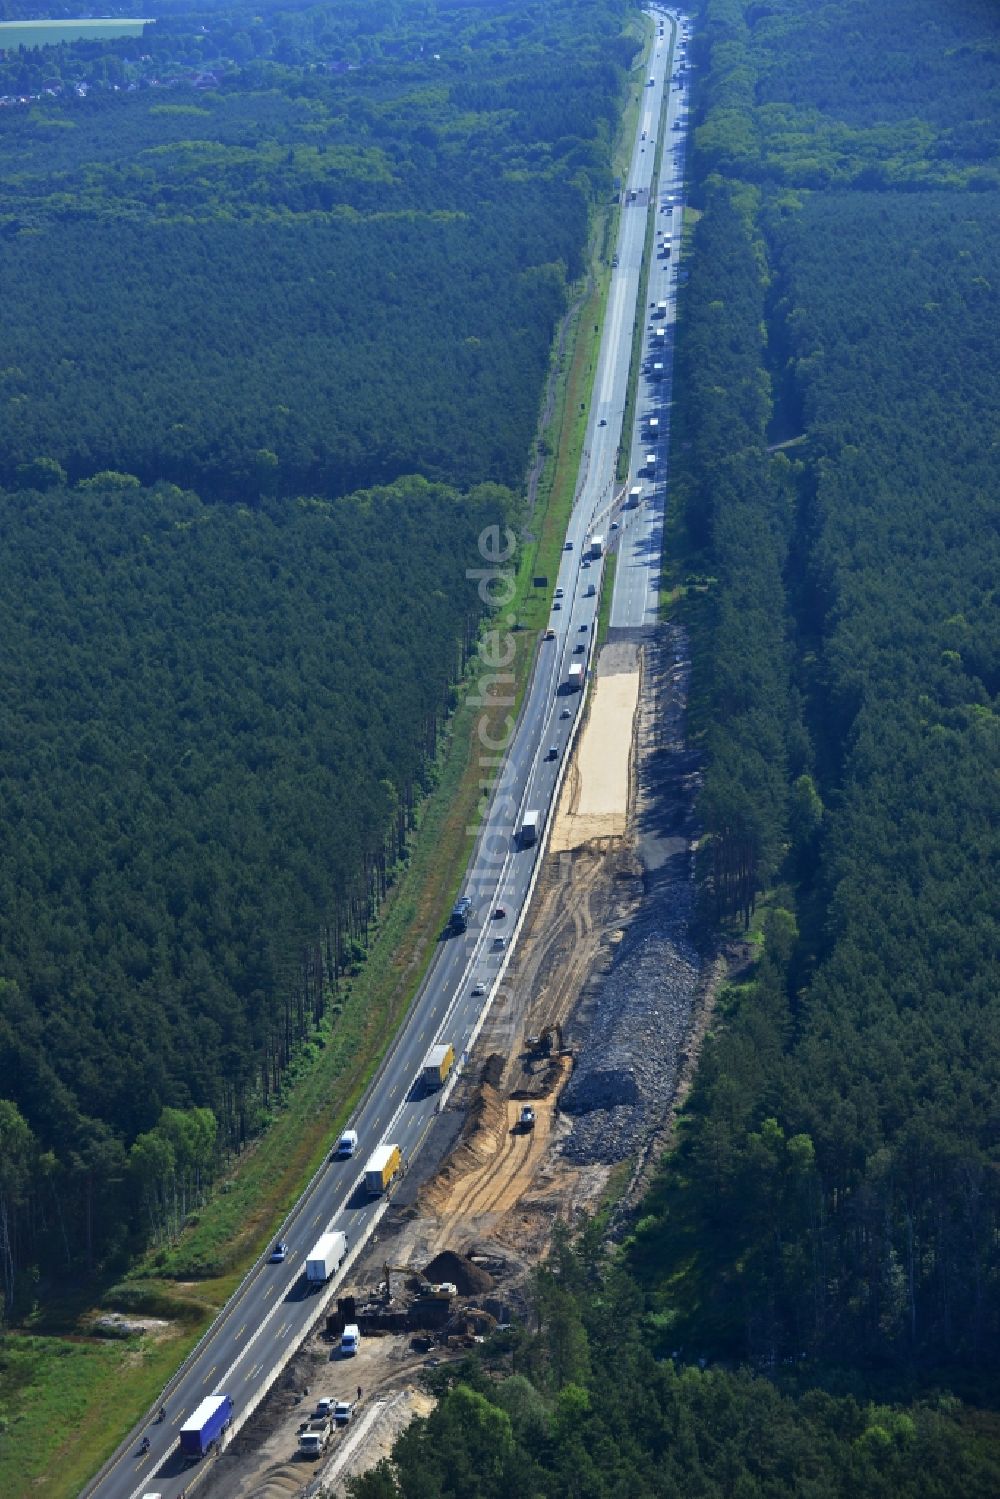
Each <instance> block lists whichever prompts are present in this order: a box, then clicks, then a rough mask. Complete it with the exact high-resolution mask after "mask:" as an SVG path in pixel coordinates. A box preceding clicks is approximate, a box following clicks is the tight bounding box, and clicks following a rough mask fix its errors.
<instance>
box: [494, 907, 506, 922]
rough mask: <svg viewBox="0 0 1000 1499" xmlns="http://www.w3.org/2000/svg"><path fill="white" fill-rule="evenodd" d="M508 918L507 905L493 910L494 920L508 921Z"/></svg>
mask: <svg viewBox="0 0 1000 1499" xmlns="http://www.w3.org/2000/svg"><path fill="white" fill-rule="evenodd" d="M506 919H507V907H506V906H497V908H496V910H495V911H494V912H493V920H494V921H506Z"/></svg>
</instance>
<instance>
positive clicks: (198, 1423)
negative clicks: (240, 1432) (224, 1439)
mask: <svg viewBox="0 0 1000 1499" xmlns="http://www.w3.org/2000/svg"><path fill="white" fill-rule="evenodd" d="M232 1419H233V1402H232V1401H231V1400H230V1398H229V1396H228V1395H206V1396H205V1398H204V1400H203V1401H202V1402H201V1404H200V1405H199V1406H198V1408H197V1409H196V1410H194V1411H192V1413H191V1415H190V1416H188V1418H187V1420H186V1421H185V1422H184V1425H183V1426H182V1427H181V1430H180V1443H181V1452H182V1453H183V1455H184V1456H185V1457H189V1458H199V1457H204V1456H205V1453H206V1452H207V1451H208V1449H209V1447H211V1445H212V1443H213V1442H217V1441H218V1440H219V1438H220V1437H221V1435H222V1433H223V1432H224V1431H225V1430H226V1428H227V1427H228V1426H229V1424H230V1422H231V1421H232Z"/></svg>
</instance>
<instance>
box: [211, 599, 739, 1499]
mask: <svg viewBox="0 0 1000 1499" xmlns="http://www.w3.org/2000/svg"><path fill="white" fill-rule="evenodd" d="M685 656H686V642H685V639H684V636H683V633H682V632H680V631H679V630H676V629H673V628H668V629H666V630H664V631H661V632H659V633H658V634H657V637H656V638H655V639H653V640H648V641H647V642H646V643H645V644H644V645H643V647H642V652H641V658H640V651H639V648H638V647H637V645H636V644H635V643H634V642H625V641H622V642H617V643H615V644H613V645H610V646H607V647H605V649H604V651H603V652H602V654H601V659H600V661H599V663H598V681H597V691H596V692H595V694H594V697H593V700H592V702H591V704H590V708H589V713H588V721H587V724H586V726H585V729H584V733H583V738H582V742H581V746H580V749H579V754H578V759H577V763H576V764H575V765H574V766H573V767H571V774H570V775H569V776H568V777H567V786H568V788H569V789H568V790H567V791H566V793H565V795H564V797H563V802H562V805H561V806H560V809H559V813H558V814H557V817H556V819H555V820H554V824H553V843H552V847H551V851H550V852H549V853H548V855H547V857H546V859H545V862H544V865H543V867H542V869H541V870H540V872H539V876H538V880H537V883H536V888H535V895H534V899H533V902H532V908H531V911H530V913H529V916H528V919H527V921H526V922H525V925H524V928H523V932H522V935H521V938H520V940H519V942H518V944H517V949H516V952H515V955H514V961H513V962H512V963H511V965H510V968H509V969H508V972H507V976H506V979H505V982H504V984H503V986H502V987H501V990H500V992H499V994H498V995H497V997H496V999H495V1001H494V1005H493V1008H492V1010H491V1013H490V1015H489V1017H488V1018H487V1021H486V1024H485V1025H484V1027H483V1030H482V1033H481V1035H480V1038H479V1042H478V1043H477V1046H476V1049H475V1052H474V1054H473V1056H472V1057H471V1058H470V1062H469V1065H468V1067H467V1068H466V1070H465V1073H464V1076H463V1079H462V1081H461V1082H460V1083H459V1085H458V1086H457V1087H456V1089H455V1092H454V1094H453V1095H452V1098H451V1100H450V1102H449V1106H448V1108H447V1109H446V1110H445V1111H444V1113H443V1114H442V1115H441V1116H440V1118H439V1119H438V1120H436V1121H435V1124H434V1126H433V1127H432V1130H431V1133H430V1135H429V1136H428V1140H427V1142H426V1147H425V1149H424V1150H423V1151H422V1152H421V1154H420V1156H419V1157H418V1158H417V1160H416V1161H415V1162H414V1163H413V1166H412V1167H411V1170H410V1172H409V1173H408V1176H407V1181H406V1182H405V1184H404V1190H401V1191H400V1192H399V1193H398V1194H397V1196H396V1198H395V1200H394V1202H393V1206H392V1207H391V1208H390V1211H389V1212H388V1213H387V1214H386V1216H385V1218H384V1219H383V1220H382V1223H381V1224H380V1227H379V1233H378V1242H377V1243H373V1244H372V1245H371V1247H370V1249H369V1252H368V1253H367V1255H366V1256H365V1257H364V1258H363V1259H362V1260H361V1261H360V1262H359V1264H358V1266H357V1267H356V1284H355V1286H354V1287H351V1288H348V1289H351V1290H353V1291H354V1292H355V1293H356V1294H357V1295H358V1296H360V1297H363V1296H364V1295H366V1294H369V1295H379V1296H384V1294H385V1289H384V1285H383V1284H382V1283H383V1282H384V1277H385V1272H384V1266H385V1264H386V1262H391V1264H392V1265H393V1266H397V1267H398V1266H404V1267H407V1270H408V1271H409V1272H410V1275H409V1276H407V1275H400V1276H399V1277H398V1278H397V1277H396V1276H395V1275H394V1276H393V1283H392V1291H393V1297H394V1301H393V1305H394V1306H395V1305H399V1304H402V1302H403V1301H404V1300H405V1295H406V1293H405V1291H404V1282H405V1281H406V1280H407V1279H408V1278H412V1276H413V1275H414V1274H415V1273H419V1275H421V1276H423V1277H425V1278H426V1279H427V1280H429V1281H431V1282H433V1283H435V1284H440V1283H441V1282H452V1283H454V1284H455V1285H456V1286H457V1287H458V1290H459V1296H458V1299H457V1301H456V1302H453V1304H452V1311H453V1315H452V1317H451V1319H450V1322H449V1324H448V1326H447V1327H446V1328H444V1329H443V1330H442V1331H440V1332H438V1333H436V1334H433V1335H432V1336H434V1337H435V1338H436V1342H435V1343H434V1345H433V1347H431V1348H430V1350H429V1351H430V1355H431V1356H432V1357H434V1358H435V1359H439V1358H447V1357H455V1356H460V1354H461V1352H462V1351H463V1348H464V1346H465V1345H467V1344H468V1342H469V1340H470V1338H471V1337H472V1336H474V1335H475V1336H481V1335H482V1334H483V1333H488V1331H489V1330H490V1328H491V1327H492V1326H493V1325H495V1324H496V1322H498V1321H506V1320H509V1319H511V1318H515V1317H519V1316H523V1315H526V1314H527V1311H528V1292H527V1287H528V1283H529V1276H530V1271H531V1269H532V1268H533V1267H534V1266H535V1265H536V1264H537V1263H538V1262H539V1261H540V1260H541V1259H543V1258H544V1256H545V1255H546V1253H547V1252H548V1248H549V1244H550V1242H551V1234H552V1227H553V1224H554V1222H555V1221H556V1220H557V1219H563V1220H565V1221H569V1222H573V1221H574V1220H576V1219H577V1218H578V1216H579V1215H580V1214H581V1213H586V1212H588V1211H592V1210H593V1209H594V1208H595V1206H596V1205H597V1204H598V1203H599V1201H600V1200H601V1198H602V1196H603V1194H604V1192H605V1190H606V1188H607V1182H608V1177H609V1174H610V1170H611V1164H612V1162H614V1161H616V1160H624V1159H628V1160H630V1161H631V1162H632V1166H633V1171H632V1181H631V1185H630V1190H629V1192H628V1193H627V1195H626V1199H625V1201H624V1202H623V1204H621V1205H620V1207H619V1209H618V1210H617V1212H616V1214H615V1215H614V1220H613V1227H612V1232H614V1231H616V1229H617V1230H618V1231H620V1229H621V1226H622V1225H623V1223H624V1221H625V1218H626V1215H627V1213H628V1211H629V1208H630V1204H631V1203H633V1202H635V1201H636V1199H637V1197H638V1195H639V1194H640V1193H641V1191H642V1189H643V1187H644V1185H645V1183H646V1181H647V1180H648V1176H649V1173H650V1171H651V1169H652V1166H653V1164H654V1163H655V1160H656V1159H657V1157H658V1155H659V1153H660V1151H661V1150H662V1149H663V1147H664V1145H665V1143H666V1142H668V1140H669V1138H670V1131H671V1129H672V1127H673V1120H674V1117H675V1116H674V1108H673V1104H674V1100H675V1098H676V1097H677V1096H679V1095H682V1094H683V1093H684V1092H685V1091H686V1090H687V1088H688V1087H689V1086H690V1080H691V1078H692V1076H693V1073H694V1067H695V1063H696V1058H697V1050H698V1045H699V1043H700V1040H701V1037H702V1036H703V1034H704V1031H705V1029H706V1027H707V1025H708V1022H709V1017H710V1014H711V1005H712V1001H713V997H714V993H715V989H716V987H717V983H718V980H719V978H720V977H721V976H722V975H723V974H724V971H725V966H726V965H725V963H724V962H722V961H720V962H717V963H715V964H714V965H703V964H702V963H701V961H700V959H699V957H698V954H697V953H696V951H695V949H694V947H693V945H692V942H691V937H690V931H689V927H690V916H691V912H692V908H693V891H694V881H693V868H694V850H695V847H696V837H697V830H696V829H695V828H694V826H693V824H692V807H693V799H694V794H695V791H696V789H697V785H698V767H697V764H696V763H695V761H694V760H693V758H692V757H691V755H690V752H689V750H688V748H687V745H686V743H685V738H684V719H685V708H686V694H687V679H688V666H687V662H686V659H685ZM640 668H641V670H640ZM595 819H603V820H602V821H599V822H598V821H595ZM612 819H613V821H612ZM609 1058H610V1061H609ZM651 1059H652V1061H651ZM574 1096H575V1101H573V1100H574ZM525 1101H530V1104H531V1107H532V1108H533V1110H534V1124H533V1127H531V1128H526V1127H523V1126H522V1124H521V1123H520V1114H521V1109H522V1106H523V1104H524V1103H525ZM565 1105H570V1106H571V1107H572V1108H573V1109H574V1110H575V1113H574V1115H572V1116H571V1115H570V1114H569V1113H568V1112H567V1111H566V1107H565ZM609 1141H612V1142H613V1147H614V1148H613V1149H610V1150H609V1149H608V1148H606V1147H607V1145H608V1142H609ZM427 1356H428V1351H427V1349H426V1348H425V1351H424V1352H422V1353H416V1352H414V1350H413V1348H412V1347H411V1343H410V1337H409V1336H408V1335H407V1336H399V1335H395V1334H391V1335H384V1336H366V1337H365V1338H364V1339H363V1341H362V1347H361V1352H360V1353H359V1355H358V1357H357V1358H356V1359H352V1360H351V1361H350V1362H349V1364H347V1363H344V1364H341V1363H340V1362H339V1361H331V1359H330V1352H329V1345H328V1344H326V1343H325V1342H323V1340H322V1339H321V1338H319V1337H317V1338H314V1339H312V1340H311V1341H310V1342H309V1343H308V1344H307V1345H306V1346H305V1347H304V1348H303V1349H302V1350H301V1351H300V1353H299V1354H298V1355H297V1356H296V1358H295V1359H294V1360H293V1361H292V1363H291V1364H290V1366H289V1368H288V1369H287V1370H286V1371H285V1374H284V1376H283V1377H282V1379H281V1380H280V1381H279V1384H278V1386H277V1387H276V1389H275V1391H274V1392H273V1393H272V1395H271V1396H270V1397H269V1398H268V1400H267V1401H266V1402H265V1403H264V1405H263V1406H262V1408H261V1410H259V1411H258V1412H257V1413H256V1415H255V1416H254V1417H253V1418H252V1420H251V1421H250V1422H248V1424H247V1426H246V1427H245V1428H244V1430H243V1431H242V1432H241V1433H240V1435H239V1436H238V1437H237V1438H236V1440H235V1441H234V1443H233V1445H232V1447H231V1449H229V1451H228V1452H227V1453H224V1454H223V1456H222V1458H221V1459H220V1460H219V1462H218V1463H217V1464H216V1466H215V1468H214V1469H213V1470H211V1472H209V1473H206V1475H205V1477H206V1482H205V1484H204V1488H203V1489H200V1490H199V1496H201V1495H204V1496H206V1499H279V1496H281V1499H284V1496H287V1495H290V1494H299V1493H303V1494H305V1493H308V1494H320V1493H323V1494H327V1493H329V1494H339V1493H342V1492H343V1488H344V1484H345V1482H346V1479H347V1477H348V1476H351V1475H354V1474H356V1473H358V1472H361V1471H364V1470H365V1469H366V1468H368V1467H369V1466H371V1465H373V1464H374V1463H375V1462H377V1461H378V1460H379V1458H381V1457H383V1456H385V1455H387V1453H388V1452H389V1450H390V1448H391V1445H392V1442H393V1440H394V1439H395V1437H396V1435H398V1433H399V1431H401V1430H402V1429H403V1427H404V1426H405V1425H406V1423H407V1422H408V1421H409V1420H411V1419H412V1417H413V1416H414V1415H415V1414H422V1413H426V1411H427V1410H428V1409H430V1400H429V1397H428V1396H427V1394H426V1393H425V1392H424V1391H422V1390H421V1388H420V1382H419V1374H420V1370H421V1368H422V1367H423V1365H424V1363H425V1361H426V1359H427ZM357 1385H361V1386H362V1387H363V1389H364V1396H363V1399H362V1401H361V1402H360V1405H359V1408H358V1411H357V1413H356V1418H355V1422H354V1423H353V1424H352V1426H351V1427H349V1428H348V1429H347V1432H346V1433H338V1434H337V1435H336V1436H335V1437H334V1439H333V1442H332V1444H331V1447H330V1448H329V1449H328V1452H327V1454H326V1456H325V1457H324V1459H323V1460H322V1461H321V1462H319V1463H317V1464H316V1465H315V1468H314V1467H313V1465H312V1464H302V1463H299V1462H297V1461H295V1460H294V1458H293V1454H294V1451H295V1441H296V1434H297V1428H298V1424H299V1422H300V1421H301V1419H302V1417H303V1415H304V1414H305V1413H306V1411H307V1409H311V1407H312V1404H313V1403H314V1401H315V1399H316V1397H317V1396H318V1395H321V1394H330V1395H335V1396H345V1395H347V1396H353V1395H354V1394H355V1393H356V1386H357ZM307 1386H308V1389H309V1396H308V1398H306V1397H304V1395H303V1391H304V1390H305V1388H306V1387H307Z"/></svg>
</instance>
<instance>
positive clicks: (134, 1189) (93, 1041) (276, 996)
mask: <svg viewBox="0 0 1000 1499" xmlns="http://www.w3.org/2000/svg"><path fill="white" fill-rule="evenodd" d="M498 498H499V496H498V495H497V493H496V492H495V490H493V489H492V488H490V487H487V489H486V491H485V492H483V493H476V492H472V493H470V494H469V495H468V496H466V497H462V496H460V495H458V494H456V493H454V492H451V491H445V490H443V489H442V488H440V487H439V486H433V485H428V484H427V482H426V481H424V480H420V479H413V480H409V481H405V482H404V481H400V482H399V483H398V484H397V485H396V486H394V487H393V488H391V489H387V490H376V491H374V492H372V493H370V494H368V495H351V496H350V497H348V498H347V499H343V500H334V501H319V500H309V501H296V502H291V503H287V502H279V501H270V502H264V503H262V504H261V505H260V506H259V507H257V508H255V509H253V510H251V509H248V508H245V507H243V506H217V505H216V506H210V505H205V504H204V503H203V502H202V501H200V500H199V499H198V498H197V497H196V496H195V495H194V494H191V493H185V492H183V491H181V490H178V489H176V488H174V487H172V486H160V487H158V488H154V489H152V490H143V489H141V488H139V487H138V486H137V485H136V484H135V483H134V482H133V483H132V484H130V485H129V484H124V485H123V484H122V483H121V480H120V476H119V479H118V482H116V476H114V475H108V476H105V477H104V478H99V479H98V480H97V481H94V482H92V484H91V485H88V486H86V487H84V488H82V489H75V490H68V489H64V488H55V489H51V490H49V491H47V492H45V493H39V492H35V493H30V492H26V493H21V494H18V495H8V496H6V497H5V500H4V504H3V506H2V507H0V536H2V544H3V550H4V559H5V566H4V570H3V580H2V583H0V620H2V628H0V638H2V640H3V646H2V652H3V672H4V682H5V701H4V713H3V718H2V722H0V799H2V805H3V809H4V815H3V819H2V822H0V952H2V953H3V972H4V985H3V991H2V1004H0V1076H2V1077H3V1078H4V1080H5V1087H6V1088H8V1089H10V1088H12V1089H13V1092H12V1094H11V1095H10V1102H11V1104H12V1105H16V1107H17V1110H18V1112H19V1114H20V1115H21V1116H22V1119H23V1126H24V1127H23V1128H19V1127H16V1126H17V1125H18V1121H17V1120H16V1119H14V1118H13V1116H11V1117H10V1118H8V1121H7V1123H6V1124H4V1125H3V1127H2V1134H3V1141H4V1152H3V1154H4V1166H3V1176H2V1177H0V1187H3V1188H6V1189H8V1190H10V1193H11V1196H10V1197H9V1198H8V1197H5V1199H4V1206H5V1208H6V1222H7V1224H8V1228H9V1229H10V1230H11V1231H12V1236H13V1239H14V1242H15V1246H16V1250H17V1252H16V1253H15V1254H14V1255H13V1264H12V1266H11V1272H12V1274H11V1283H10V1284H8V1286H7V1291H8V1294H10V1295H13V1291H14V1284H13V1282H16V1277H17V1266H18V1265H19V1264H23V1263H24V1262H25V1261H26V1260H27V1259H29V1258H30V1253H29V1250H31V1249H33V1250H34V1252H35V1253H38V1254H40V1255H41V1256H42V1257H43V1260H45V1259H47V1258H49V1257H55V1259H56V1260H58V1259H59V1258H60V1257H63V1258H64V1257H65V1252H66V1250H67V1249H69V1250H70V1252H71V1253H85V1254H86V1255H87V1256H88V1257H90V1258H91V1259H93V1258H94V1257H95V1256H97V1255H99V1254H101V1253H103V1254H108V1253H111V1252H112V1251H113V1250H114V1249H115V1248H121V1247H122V1246H123V1241H125V1242H127V1238H128V1234H129V1230H130V1225H131V1224H132V1222H133V1213H132V1212H130V1211H129V1204H130V1203H132V1204H133V1207H134V1209H135V1211H138V1203H139V1201H140V1199H143V1200H144V1206H143V1214H144V1217H145V1218H146V1219H147V1220H148V1226H149V1227H150V1228H151V1229H153V1230H159V1229H161V1228H162V1227H163V1226H164V1224H163V1221H162V1217H161V1214H160V1213H159V1212H157V1211H155V1210H154V1209H155V1204H156V1203H157V1202H158V1201H159V1200H160V1197H161V1194H162V1193H163V1192H164V1191H165V1190H166V1188H167V1187H168V1186H170V1187H171V1193H172V1178H173V1175H174V1160H173V1158H174V1157H176V1156H177V1155H178V1151H177V1149H176V1148H175V1143H176V1142H173V1141H172V1134H173V1132H174V1131H175V1130H176V1129H177V1128H180V1127H181V1126H182V1125H183V1121H181V1120H178V1119H176V1118H174V1117H173V1116H170V1115H169V1114H168V1117H167V1120H166V1121H164V1120H163V1119H162V1117H161V1116H162V1115H163V1112H164V1111H165V1110H168V1111H169V1110H175V1111H176V1110H180V1111H187V1110H191V1109H198V1108H209V1109H211V1111H212V1113H213V1115H214V1117H215V1120H216V1121H217V1123H218V1137H217V1136H216V1131H215V1129H214V1128H213V1129H212V1130H211V1131H210V1132H209V1133H208V1135H207V1136H202V1137H200V1143H198V1141H197V1140H196V1142H195V1144H194V1145H191V1144H190V1143H184V1145H183V1148H182V1149H181V1151H180V1176H181V1177H182V1178H186V1177H187V1176H188V1175H190V1176H191V1178H192V1184H193V1185H192V1192H193V1194H195V1195H196V1194H197V1192H198V1190H199V1188H200V1187H203V1186H204V1185H206V1184H207V1182H208V1180H209V1179H210V1176H211V1172H212V1170H213V1169H215V1168H216V1167H217V1165H218V1161H219V1158H220V1151H225V1150H226V1149H231V1148H233V1147H237V1146H239V1145H240V1144H242V1143H243V1142H244V1141H245V1140H246V1138H247V1137H248V1135H250V1134H252V1133H253V1132H254V1131H255V1130H256V1129H257V1128H258V1127H259V1125H260V1123H261V1120H262V1118H263V1117H265V1116H266V1112H267V1110H268V1108H269V1107H270V1103H271V1099H272V1096H273V1095H274V1093H275V1092H276V1090H277V1089H278V1087H279V1085H280V1081H281V1077H282V1073H283V1070H284V1068H285V1066H286V1065H287V1063H288V1060H289V1053H290V1049H291V1047H292V1045H293V1044H294V1041H295V1040H296V1038H298V1037H300V1036H301V1035H303V1034H304V1033H305V1032H307V1031H308V1030H309V1029H311V1027H313V1026H314V1025H315V1024H316V1022H317V1021H318V1019H319V1018H320V1016H321V1015H322V1013H323V1010H324V1008H325V1007H326V1005H327V1004H328V1003H329V997H330V995H329V985H330V983H331V982H335V981H336V979H337V977H338V976H339V975H340V974H341V973H343V972H344V970H345V968H347V967H348V966H349V965H350V964H351V962H352V961H353V959H354V957H355V955H356V953H357V952H358V951H359V950H360V947H361V946H362V945H363V942H364V938H365V935H366V931H367V927H368V925H369V924H370V922H371V920H372V918H373V917H374V915H375V914H376V913H377V910H378V905H379V901H380V899H381V897H382V896H383V895H384V894H385V891H386V888H387V885H388V881H389V879H390V877H391V874H392V871H393V869H394V867H395V866H396V864H397V862H398V861H399V859H400V857H401V856H402V854H403V851H404V847H405V839H406V835H407V831H408V829H409V827H410V825H411V824H412V817H413V811H414V806H415V802H416V799H417V797H418V796H419V794H420V791H421V789H422V787H423V786H424V785H425V777H426V773H427V767H428V765H429V762H430V756H431V755H432V754H433V750H434V746H435V743H436V741H437V737H438V733H439V729H440V725H441V723H442V722H443V720H444V718H445V716H446V714H447V711H448V708H449V702H450V695H451V692H452V684H453V682H454V678H455V674H456V672H457V670H458V667H459V664H460V663H459V649H460V645H461V642H462V641H463V640H468V639H469V638H470V636H471V633H472V631H473V630H474V626H475V622H476V619H477V617H478V608H477V601H476V597H475V592H474V589H473V587H472V585H471V584H470V583H469V582H468V581H467V579H466V576H465V574H466V569H467V564H468V558H469V556H470V554H474V551H475V546H476V538H477V535H478V533H479V530H480V529H481V527H482V525H483V524H484V523H485V522H487V521H490V520H493V519H495V518H496V516H497V514H498V513H499V511H498V503H497V502H498ZM399 584H404V585H405V586H399ZM383 597H387V598H390V599H391V601H392V607H391V608H385V609H372V608H371V607H370V600H372V599H376V600H378V599H381V598H383ZM195 1117H196V1116H195ZM154 1130H159V1132H160V1133H159V1134H158V1135H156V1136H155V1137H154V1138H153V1139H152V1140H150V1139H148V1138H142V1139H141V1143H140V1148H139V1152H138V1153H136V1149H135V1143H134V1142H136V1141H137V1140H140V1137H146V1136H148V1135H149V1132H150V1131H154ZM8 1131H10V1132H8ZM165 1139H166V1140H167V1141H168V1142H169V1143H170V1149H169V1150H164V1149H163V1141H164V1140H165ZM154 1147H156V1149H157V1151H158V1153H157V1154H155V1155H154V1154H151V1152H153V1151H154ZM130 1148H131V1150H132V1159H131V1161H130V1162H128V1161H127V1160H126V1156H127V1152H128V1151H129V1149H130ZM191 1150H193V1152H194V1154H193V1157H192V1159H191V1161H190V1162H189V1161H188V1159H187V1156H188V1152H189V1151H191ZM46 1152H48V1153H51V1157H52V1159H50V1161H49V1163H48V1164H47V1165H46V1166H45V1169H44V1170H39V1169H38V1165H39V1161H40V1159H41V1158H42V1157H43V1156H44V1155H45V1154H46ZM126 1165H128V1166H129V1168H130V1169H129V1170H126V1169H125V1168H126ZM11 1178H13V1181H12V1180H11ZM18 1185H19V1186H20V1188H21V1190H20V1191H19V1190H17V1188H18ZM64 1233H65V1236H66V1237H65V1239H64V1238H63V1234H64ZM22 1234H23V1235H24V1242H22V1241H21V1237H20V1236H21V1235H22ZM84 1234H86V1238H84V1237H83V1236H84ZM78 1236H79V1237H78Z"/></svg>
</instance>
